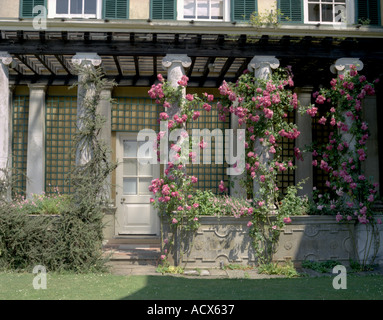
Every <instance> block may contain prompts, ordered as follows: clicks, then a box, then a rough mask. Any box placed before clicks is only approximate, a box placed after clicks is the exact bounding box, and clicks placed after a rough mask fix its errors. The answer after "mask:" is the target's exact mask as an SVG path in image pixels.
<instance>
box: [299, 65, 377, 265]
mask: <svg viewBox="0 0 383 320" xmlns="http://www.w3.org/2000/svg"><path fill="white" fill-rule="evenodd" d="M330 85H331V87H330V88H322V89H321V90H320V91H318V92H315V93H314V95H313V96H314V98H315V104H313V105H311V106H309V107H308V108H303V109H302V110H301V111H302V113H307V114H309V115H310V116H312V117H316V115H317V114H318V113H319V112H320V111H322V112H320V113H321V114H323V116H322V117H321V118H320V119H319V120H318V123H319V124H320V125H326V124H328V125H329V127H330V129H331V130H330V134H329V136H328V140H327V141H325V142H324V143H318V142H314V143H313V144H312V145H310V146H308V147H307V150H308V151H310V152H312V156H313V161H312V165H313V166H314V167H317V168H319V169H320V170H322V171H323V172H324V174H325V175H326V176H327V177H328V178H327V181H326V182H325V186H326V187H325V190H323V191H319V190H316V188H315V187H314V189H315V190H314V193H313V201H314V202H313V203H312V205H311V206H310V211H311V213H312V214H323V213H325V214H333V215H335V216H336V220H337V221H339V222H342V221H350V220H353V219H357V221H358V222H359V223H360V224H362V225H366V228H367V229H370V230H368V233H367V235H368V237H367V242H366V246H365V249H364V253H363V257H362V258H361V263H362V265H365V264H366V263H367V260H368V259H369V257H370V256H371V257H372V258H371V259H372V261H373V260H374V259H375V256H376V254H377V250H378V248H379V245H378V242H377V241H378V240H379V237H376V234H377V232H376V229H377V227H376V224H377V223H381V221H380V220H377V221H375V219H374V210H373V205H374V202H375V201H376V199H377V188H378V184H377V183H374V182H373V181H372V178H368V177H366V175H365V173H364V165H363V164H364V163H365V161H366V159H367V145H366V142H367V140H368V139H369V137H370V133H369V130H368V123H366V122H365V121H364V119H363V115H362V114H363V108H364V104H363V100H364V99H365V97H366V96H368V95H373V94H375V90H374V85H373V84H372V83H370V82H368V81H367V79H366V77H365V76H363V75H360V74H359V73H358V71H357V67H356V66H351V67H350V70H349V71H347V72H345V74H340V75H338V77H337V78H334V79H332V80H331V82H330ZM326 110H328V111H326ZM371 249H372V250H374V252H372V255H370V253H371Z"/></svg>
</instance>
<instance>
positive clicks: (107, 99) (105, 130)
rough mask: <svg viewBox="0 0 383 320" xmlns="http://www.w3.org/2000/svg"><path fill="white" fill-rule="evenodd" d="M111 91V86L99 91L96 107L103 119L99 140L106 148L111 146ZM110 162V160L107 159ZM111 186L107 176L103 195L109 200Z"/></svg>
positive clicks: (110, 179)
mask: <svg viewBox="0 0 383 320" xmlns="http://www.w3.org/2000/svg"><path fill="white" fill-rule="evenodd" d="M112 91H113V86H112V85H110V86H107V87H104V88H103V89H102V91H101V100H100V103H99V104H98V106H97V113H98V114H99V115H100V116H102V117H103V118H104V119H105V123H104V126H103V127H102V129H101V130H100V137H99V138H100V140H101V141H103V142H104V143H105V144H106V145H107V146H110V145H111V142H112V103H111V99H112ZM109 160H111V159H109ZM111 184H112V177H111V176H109V177H108V180H107V184H106V186H107V187H106V188H105V194H106V195H107V196H108V197H107V198H109V199H110V195H111V189H110V186H111Z"/></svg>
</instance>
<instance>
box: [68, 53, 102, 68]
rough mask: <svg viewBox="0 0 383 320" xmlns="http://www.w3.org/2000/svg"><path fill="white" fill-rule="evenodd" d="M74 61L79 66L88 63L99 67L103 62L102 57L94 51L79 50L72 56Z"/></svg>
mask: <svg viewBox="0 0 383 320" xmlns="http://www.w3.org/2000/svg"><path fill="white" fill-rule="evenodd" d="M72 63H73V64H75V65H78V66H80V65H82V64H84V63H88V64H90V65H92V66H94V67H98V66H99V65H101V63H102V58H101V57H100V56H99V55H98V54H97V53H94V52H77V53H76V55H74V56H73V58H72Z"/></svg>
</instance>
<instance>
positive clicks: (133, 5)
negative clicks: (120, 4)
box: [129, 0, 150, 19]
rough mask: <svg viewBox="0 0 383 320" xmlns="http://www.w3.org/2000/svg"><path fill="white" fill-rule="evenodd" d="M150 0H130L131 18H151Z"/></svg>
mask: <svg viewBox="0 0 383 320" xmlns="http://www.w3.org/2000/svg"><path fill="white" fill-rule="evenodd" d="M149 8H150V1H149V0H130V7H129V10H130V12H129V18H130V19H149V11H150V9H149Z"/></svg>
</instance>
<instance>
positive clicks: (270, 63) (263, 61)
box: [247, 56, 279, 72]
mask: <svg viewBox="0 0 383 320" xmlns="http://www.w3.org/2000/svg"><path fill="white" fill-rule="evenodd" d="M264 67H267V68H271V69H276V68H278V67H279V60H278V59H277V58H275V57H274V56H254V57H253V59H251V61H250V63H249V64H248V67H247V69H249V71H250V72H255V71H256V70H258V69H260V68H264Z"/></svg>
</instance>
